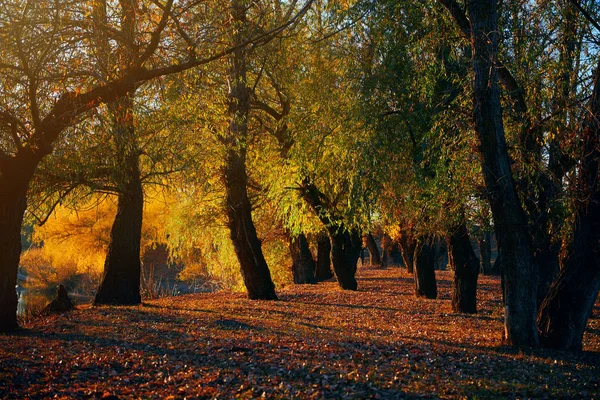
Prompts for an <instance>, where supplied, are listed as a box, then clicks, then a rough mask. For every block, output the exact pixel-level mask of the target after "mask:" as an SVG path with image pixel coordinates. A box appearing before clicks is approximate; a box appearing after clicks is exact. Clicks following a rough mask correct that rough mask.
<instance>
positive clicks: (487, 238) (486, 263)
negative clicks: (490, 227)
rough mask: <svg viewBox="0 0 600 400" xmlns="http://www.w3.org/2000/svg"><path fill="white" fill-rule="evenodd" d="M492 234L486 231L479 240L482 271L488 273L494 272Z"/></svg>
mask: <svg viewBox="0 0 600 400" xmlns="http://www.w3.org/2000/svg"><path fill="white" fill-rule="evenodd" d="M491 241H492V234H491V233H489V232H485V233H484V234H483V235H482V236H481V237H480V238H479V239H478V240H477V244H478V245H479V255H480V256H481V273H482V274H484V275H487V274H489V273H491V272H492V262H491V259H492V243H491Z"/></svg>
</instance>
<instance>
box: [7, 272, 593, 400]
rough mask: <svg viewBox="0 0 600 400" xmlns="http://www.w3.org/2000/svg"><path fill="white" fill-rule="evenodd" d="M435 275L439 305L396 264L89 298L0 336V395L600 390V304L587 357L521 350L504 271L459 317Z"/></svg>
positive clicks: (449, 394) (448, 394)
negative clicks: (271, 289)
mask: <svg viewBox="0 0 600 400" xmlns="http://www.w3.org/2000/svg"><path fill="white" fill-rule="evenodd" d="M437 276H438V284H439V289H440V296H439V299H438V300H423V299H416V298H415V297H414V296H413V283H412V279H411V277H410V276H408V275H407V274H406V273H405V272H403V271H401V270H399V269H385V270H373V269H362V270H359V280H358V281H359V291H357V292H346V291H341V290H339V289H338V288H337V285H336V283H335V282H325V283H321V284H318V285H294V286H289V287H286V288H284V289H282V290H280V291H279V295H280V299H281V300H280V301H276V302H266V301H251V300H247V299H246V298H245V297H244V296H243V295H242V294H231V293H216V294H201V295H200V294H198V295H187V296H181V297H174V298H166V299H161V300H156V301H150V302H147V303H146V304H145V305H144V306H141V307H133V308H132V307H129V308H127V307H103V308H84V307H81V308H80V309H78V310H77V311H75V312H73V313H71V314H68V315H64V316H53V317H48V318H42V319H39V320H37V321H35V322H33V323H32V324H30V325H28V326H26V329H25V330H23V331H21V332H19V333H18V334H15V335H10V336H3V335H0V398H9V399H13V398H14V399H22V398H27V397H29V398H51V397H52V398H101V397H103V396H104V397H106V396H107V395H108V394H112V395H115V396H118V397H119V398H144V399H145V398H256V397H267V398H342V399H343V398H348V399H356V398H381V399H385V398H412V397H425V398H467V397H468V398H489V397H492V398H549V399H554V398H600V308H599V307H596V309H595V310H594V315H593V316H592V319H591V323H590V326H589V328H588V331H587V333H586V336H585V344H584V345H585V350H586V351H585V352H584V354H581V355H577V356H573V355H569V354H565V353H560V352H549V351H541V350H536V351H518V350H514V349H511V348H507V347H503V346H501V331H502V312H501V311H502V310H501V304H500V303H501V302H500V292H499V282H498V279H497V278H490V277H481V278H480V286H479V288H480V290H479V310H480V312H479V314H477V315H462V314H454V313H452V312H451V308H450V295H451V277H452V276H451V274H450V273H449V272H438V273H437Z"/></svg>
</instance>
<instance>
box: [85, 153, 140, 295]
mask: <svg viewBox="0 0 600 400" xmlns="http://www.w3.org/2000/svg"><path fill="white" fill-rule="evenodd" d="M131 162H133V163H135V164H136V165H135V168H136V169H137V157H135V160H132V161H131ZM133 175H136V173H135V172H134V173H133ZM130 178H131V181H130V182H128V183H127V184H126V185H123V188H122V189H121V191H122V192H121V193H120V194H119V198H118V204H117V215H116V216H115V220H114V222H113V226H112V229H111V232H110V244H109V246H108V253H107V256H106V261H105V262H104V275H103V277H102V283H101V284H100V288H99V289H98V292H97V293H96V297H95V298H94V304H95V305H109V304H110V305H137V304H140V303H141V302H142V298H141V295H140V279H141V270H142V267H141V263H140V242H141V238H142V216H143V211H144V193H143V190H142V183H141V181H140V176H139V170H137V176H131V177H130Z"/></svg>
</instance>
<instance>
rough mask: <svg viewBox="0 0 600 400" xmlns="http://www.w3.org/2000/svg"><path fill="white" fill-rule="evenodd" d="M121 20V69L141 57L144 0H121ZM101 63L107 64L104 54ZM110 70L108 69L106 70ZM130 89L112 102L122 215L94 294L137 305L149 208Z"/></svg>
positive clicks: (102, 8)
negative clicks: (139, 44) (138, 38)
mask: <svg viewBox="0 0 600 400" xmlns="http://www.w3.org/2000/svg"><path fill="white" fill-rule="evenodd" d="M120 5H121V8H122V11H121V15H120V26H121V32H122V35H123V42H124V43H126V45H121V46H119V47H118V48H117V49H116V51H117V58H118V61H117V63H116V67H117V68H118V69H123V70H126V69H129V68H131V67H132V65H133V63H134V62H135V60H136V59H137V58H138V55H137V54H136V52H135V50H134V49H136V48H137V46H136V25H137V23H138V21H137V20H138V18H139V16H138V15H137V14H138V2H137V1H132V0H121V1H120ZM95 7H97V8H98V9H99V11H97V12H96V14H97V16H98V17H99V20H98V21H96V25H98V26H101V25H103V24H106V23H107V22H108V19H107V18H106V1H97V2H96V4H95ZM102 36H103V35H101V30H99V32H98V37H99V38H98V39H97V40H98V48H99V49H98V50H97V51H98V53H100V57H105V58H108V43H106V42H104V43H101V40H102V39H100V38H101V37H102ZM100 64H101V65H103V66H107V65H108V61H107V60H103V61H101V62H100ZM105 71H106V70H105ZM134 93H135V92H130V93H128V94H127V95H125V96H123V97H121V98H120V99H118V100H115V101H114V102H111V103H109V104H108V109H109V112H110V114H111V119H112V121H111V125H112V126H111V128H112V136H113V138H114V141H115V157H116V165H115V167H116V169H117V171H118V173H117V174H116V176H118V177H119V182H116V187H117V188H118V189H119V193H118V200H117V215H116V216H115V220H114V222H113V226H112V229H111V232H110V244H109V246H108V253H107V255H106V261H105V264H104V274H103V277H102V282H101V283H100V287H99V288H98V292H97V293H96V297H95V298H94V304H95V305H101V304H118V305H136V304H140V303H141V302H142V297H141V295H140V279H141V269H142V265H141V262H140V243H141V240H142V215H143V211H144V192H143V189H142V178H141V173H140V165H139V162H140V161H139V155H140V149H139V148H138V144H137V139H136V133H135V125H134V110H133V100H134V99H133V97H134Z"/></svg>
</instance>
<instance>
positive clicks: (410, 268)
mask: <svg viewBox="0 0 600 400" xmlns="http://www.w3.org/2000/svg"><path fill="white" fill-rule="evenodd" d="M399 245H400V253H401V254H402V262H403V263H404V265H405V266H406V272H408V273H409V274H412V273H413V272H414V262H415V261H414V254H415V250H416V246H417V243H416V241H415V240H414V238H412V237H410V236H409V235H407V234H405V233H402V234H401V236H400V240H399Z"/></svg>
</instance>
